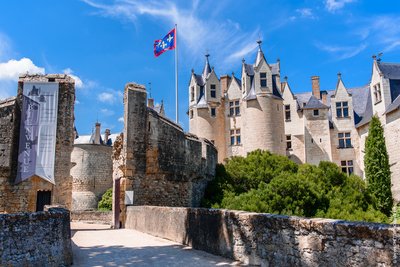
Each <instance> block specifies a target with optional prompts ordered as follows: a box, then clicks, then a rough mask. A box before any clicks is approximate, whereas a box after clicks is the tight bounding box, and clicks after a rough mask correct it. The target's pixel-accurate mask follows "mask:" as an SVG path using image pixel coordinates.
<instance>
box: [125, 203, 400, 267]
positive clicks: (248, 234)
mask: <svg viewBox="0 0 400 267" xmlns="http://www.w3.org/2000/svg"><path fill="white" fill-rule="evenodd" d="M165 222H168V223H167V224H166V223H165ZM160 225H163V227H160ZM125 227H126V228H129V229H135V230H138V231H141V232H145V233H148V234H151V235H154V236H158V237H162V238H166V239H170V240H173V241H175V242H178V243H181V244H185V245H190V246H192V247H193V248H194V249H199V250H204V251H207V252H209V253H213V254H217V255H222V256H225V257H229V258H232V259H235V260H239V261H241V262H242V263H244V264H246V265H256V266H257V265H261V266H335V267H337V266H399V264H400V238H399V233H400V225H384V224H376V223H362V222H346V221H340V220H328V219H307V218H300V217H290V216H283V215H273V214H260V213H250V212H243V211H229V210H215V209H193V208H171V207H149V206H136V207H128V210H127V220H126V224H125Z"/></svg>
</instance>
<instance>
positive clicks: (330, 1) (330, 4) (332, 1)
mask: <svg viewBox="0 0 400 267" xmlns="http://www.w3.org/2000/svg"><path fill="white" fill-rule="evenodd" d="M355 1H356V0H326V1H325V8H326V9H327V10H328V11H329V12H331V13H334V12H336V11H338V10H340V9H342V8H343V7H344V6H345V5H346V4H349V3H353V2H355Z"/></svg>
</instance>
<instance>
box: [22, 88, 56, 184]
mask: <svg viewBox="0 0 400 267" xmlns="http://www.w3.org/2000/svg"><path fill="white" fill-rule="evenodd" d="M58 89H59V84H58V83H37V82H32V83H29V82H26V83H24V85H23V100H22V111H21V124H20V136H19V151H18V171H17V178H16V180H15V183H20V182H22V181H24V180H27V179H29V178H30V177H32V176H33V175H36V176H39V177H41V178H43V179H45V180H47V181H49V182H50V183H53V184H55V181H54V162H55V153H56V133H57V112H58Z"/></svg>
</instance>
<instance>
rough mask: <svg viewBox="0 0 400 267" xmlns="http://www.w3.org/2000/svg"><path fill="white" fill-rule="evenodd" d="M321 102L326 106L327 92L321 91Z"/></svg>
mask: <svg viewBox="0 0 400 267" xmlns="http://www.w3.org/2000/svg"><path fill="white" fill-rule="evenodd" d="M321 100H322V103H324V105H327V104H328V92H327V91H322V92H321Z"/></svg>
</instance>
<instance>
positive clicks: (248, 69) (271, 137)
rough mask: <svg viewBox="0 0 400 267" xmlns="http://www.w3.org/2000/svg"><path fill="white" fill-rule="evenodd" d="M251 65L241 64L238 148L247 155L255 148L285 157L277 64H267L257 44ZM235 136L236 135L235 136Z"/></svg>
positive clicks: (281, 103)
mask: <svg viewBox="0 0 400 267" xmlns="http://www.w3.org/2000/svg"><path fill="white" fill-rule="evenodd" d="M257 43H258V52H257V56H256V60H255V64H254V65H249V64H246V63H244V62H243V71H242V83H243V81H245V82H244V86H245V88H246V89H245V90H244V92H245V93H244V95H243V98H242V102H241V110H242V111H241V116H242V120H241V121H242V125H241V130H240V131H238V125H236V129H231V131H230V132H231V133H234V134H236V132H240V134H241V135H242V137H241V140H243V141H242V142H241V145H242V146H243V153H244V154H246V153H248V152H251V151H253V150H256V149H264V150H269V151H271V152H273V153H278V154H282V155H283V154H285V146H284V137H285V131H284V119H283V99H282V96H281V93H280V88H279V86H280V80H279V76H280V70H279V62H277V63H275V64H268V63H267V61H266V59H265V56H264V53H263V51H262V48H261V41H258V42H257ZM236 135H237V134H236Z"/></svg>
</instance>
